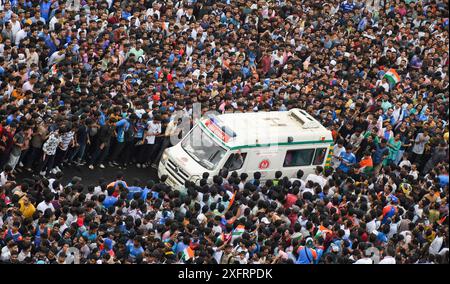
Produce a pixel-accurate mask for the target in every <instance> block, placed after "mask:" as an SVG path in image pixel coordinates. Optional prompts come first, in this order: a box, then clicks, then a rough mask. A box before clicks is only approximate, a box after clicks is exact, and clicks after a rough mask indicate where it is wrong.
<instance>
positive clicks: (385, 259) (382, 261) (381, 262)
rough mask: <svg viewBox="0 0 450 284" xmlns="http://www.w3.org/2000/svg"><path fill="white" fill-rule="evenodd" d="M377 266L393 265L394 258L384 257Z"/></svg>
mask: <svg viewBox="0 0 450 284" xmlns="http://www.w3.org/2000/svg"><path fill="white" fill-rule="evenodd" d="M379 264H395V258H393V257H392V256H386V257H385V258H383V259H382V260H381V261H380V262H379Z"/></svg>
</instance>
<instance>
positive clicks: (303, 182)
mask: <svg viewBox="0 0 450 284" xmlns="http://www.w3.org/2000/svg"><path fill="white" fill-rule="evenodd" d="M296 180H298V181H299V182H300V190H303V189H305V184H306V183H305V181H304V180H301V179H299V178H290V179H289V181H290V182H291V183H294V181H296Z"/></svg>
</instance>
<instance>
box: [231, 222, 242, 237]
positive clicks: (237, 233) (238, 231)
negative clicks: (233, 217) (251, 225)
mask: <svg viewBox="0 0 450 284" xmlns="http://www.w3.org/2000/svg"><path fill="white" fill-rule="evenodd" d="M244 231H245V226H244V225H238V226H237V227H236V228H235V229H234V231H233V237H240V236H242V234H243V233H244Z"/></svg>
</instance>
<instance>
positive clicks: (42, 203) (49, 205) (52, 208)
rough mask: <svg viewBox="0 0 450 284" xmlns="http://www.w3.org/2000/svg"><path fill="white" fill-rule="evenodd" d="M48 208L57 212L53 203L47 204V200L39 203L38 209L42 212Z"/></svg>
mask: <svg viewBox="0 0 450 284" xmlns="http://www.w3.org/2000/svg"><path fill="white" fill-rule="evenodd" d="M48 208H50V209H51V210H52V211H53V212H55V208H54V207H53V204H51V203H49V204H46V203H45V201H42V202H41V203H39V204H38V206H37V208H36V209H37V210H39V211H41V212H42V213H44V212H45V210H47V209H48Z"/></svg>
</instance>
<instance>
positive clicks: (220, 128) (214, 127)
mask: <svg viewBox="0 0 450 284" xmlns="http://www.w3.org/2000/svg"><path fill="white" fill-rule="evenodd" d="M205 125H206V126H207V127H208V129H209V130H211V131H212V132H213V133H214V134H216V135H217V136H218V137H219V138H220V139H221V140H223V141H225V142H228V140H230V137H231V138H234V137H236V136H237V135H236V133H235V132H234V131H233V130H232V129H230V128H229V127H227V126H225V125H221V121H220V119H218V118H217V117H216V116H215V115H208V120H207V121H206V122H205Z"/></svg>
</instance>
